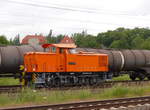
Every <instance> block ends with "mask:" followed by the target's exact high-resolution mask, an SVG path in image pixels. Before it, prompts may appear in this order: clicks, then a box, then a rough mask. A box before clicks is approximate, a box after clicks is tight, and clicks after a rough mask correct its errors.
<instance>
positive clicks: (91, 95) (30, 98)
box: [0, 86, 150, 106]
mask: <svg viewBox="0 0 150 110" xmlns="http://www.w3.org/2000/svg"><path fill="white" fill-rule="evenodd" d="M143 95H150V87H149V86H144V87H139V86H135V87H121V86H114V87H113V88H107V89H104V90H66V91H46V90H42V91H41V90H40V91H35V90H32V89H29V88H28V89H25V90H23V91H22V92H20V93H15V94H0V106H16V105H29V104H56V103H65V102H78V101H85V100H102V99H112V98H123V97H134V96H143Z"/></svg>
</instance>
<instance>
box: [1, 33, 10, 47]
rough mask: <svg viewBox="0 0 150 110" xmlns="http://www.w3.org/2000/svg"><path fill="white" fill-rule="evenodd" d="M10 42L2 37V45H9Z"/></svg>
mask: <svg viewBox="0 0 150 110" xmlns="http://www.w3.org/2000/svg"><path fill="white" fill-rule="evenodd" d="M8 44H9V41H8V40H7V38H6V36H4V35H1V36H0V45H8Z"/></svg>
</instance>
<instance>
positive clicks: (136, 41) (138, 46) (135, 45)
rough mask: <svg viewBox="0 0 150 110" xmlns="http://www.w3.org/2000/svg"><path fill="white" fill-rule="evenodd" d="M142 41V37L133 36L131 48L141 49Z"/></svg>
mask: <svg viewBox="0 0 150 110" xmlns="http://www.w3.org/2000/svg"><path fill="white" fill-rule="evenodd" d="M143 43H144V39H142V38H141V37H140V36H138V37H135V38H134V39H133V40H132V48H134V49H141V48H142V44H143Z"/></svg>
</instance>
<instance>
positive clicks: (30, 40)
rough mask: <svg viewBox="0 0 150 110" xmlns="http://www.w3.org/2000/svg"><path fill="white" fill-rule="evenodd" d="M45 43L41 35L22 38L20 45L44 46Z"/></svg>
mask: <svg viewBox="0 0 150 110" xmlns="http://www.w3.org/2000/svg"><path fill="white" fill-rule="evenodd" d="M44 43H46V38H45V37H44V36H42V35H27V36H26V37H24V38H23V40H22V42H21V44H31V45H32V44H33V45H34V44H44Z"/></svg>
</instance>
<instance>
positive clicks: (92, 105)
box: [0, 96, 150, 110]
mask: <svg viewBox="0 0 150 110" xmlns="http://www.w3.org/2000/svg"><path fill="white" fill-rule="evenodd" d="M149 103H150V96H145V97H135V98H120V99H112V100H100V101H87V102H77V103H67V104H55V105H35V106H24V107H14V108H1V109H0V110H99V109H102V108H105V109H109V108H111V107H115V108H119V107H120V106H124V107H127V106H129V105H132V106H135V105H137V104H141V105H143V104H149Z"/></svg>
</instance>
